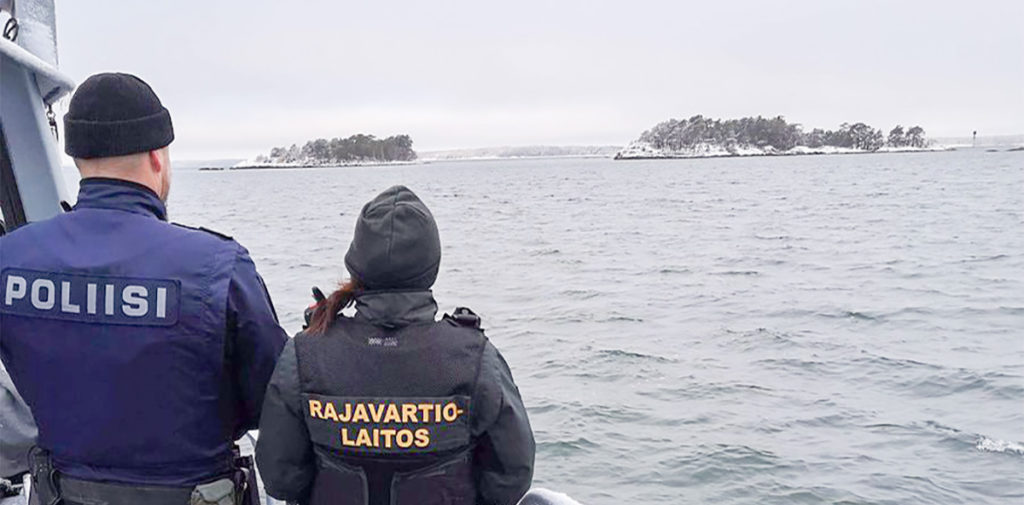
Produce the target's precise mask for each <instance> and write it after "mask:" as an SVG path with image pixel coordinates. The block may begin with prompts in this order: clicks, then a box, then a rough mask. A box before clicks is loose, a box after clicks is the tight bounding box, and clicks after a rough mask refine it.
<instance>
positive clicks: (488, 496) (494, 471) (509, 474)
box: [474, 342, 536, 505]
mask: <svg viewBox="0 0 1024 505" xmlns="http://www.w3.org/2000/svg"><path fill="white" fill-rule="evenodd" d="M477 396H478V397H479V400H478V401H479V402H480V403H479V405H481V406H482V410H483V411H482V412H480V413H479V415H478V417H477V423H476V426H475V428H476V429H475V430H474V431H475V432H476V434H477V448H476V454H475V458H474V459H475V461H476V465H477V473H476V475H477V493H478V495H479V496H478V498H477V503H482V504H486V505H514V504H515V503H516V502H518V501H519V499H520V498H522V496H523V495H524V494H526V492H527V491H528V490H529V489H530V483H531V482H532V481H533V459H534V453H535V452H536V445H535V443H534V440H533V430H532V429H531V428H530V420H529V419H528V418H527V415H526V407H524V406H523V400H522V398H521V397H520V395H519V388H517V387H516V385H515V382H513V380H512V372H511V371H510V370H509V368H508V364H507V363H505V359H504V358H503V357H502V356H501V353H499V352H498V350H497V349H496V348H495V347H494V346H493V345H491V344H490V343H489V342H488V343H487V347H486V348H485V349H484V354H483V357H482V359H481V363H480V379H479V382H478V384H477Z"/></svg>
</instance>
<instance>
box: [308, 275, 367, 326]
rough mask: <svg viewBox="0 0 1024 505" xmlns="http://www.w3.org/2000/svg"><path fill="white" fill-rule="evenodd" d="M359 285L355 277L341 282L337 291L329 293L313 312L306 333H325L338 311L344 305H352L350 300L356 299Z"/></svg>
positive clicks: (336, 316)
mask: <svg viewBox="0 0 1024 505" xmlns="http://www.w3.org/2000/svg"><path fill="white" fill-rule="evenodd" d="M360 289H361V287H360V286H359V283H358V282H356V281H355V279H349V281H348V282H343V283H342V284H341V285H340V286H339V287H338V289H337V291H335V292H333V293H331V296H328V297H327V299H326V300H324V301H323V302H322V303H321V304H320V306H319V307H317V309H316V311H315V312H314V313H313V317H312V318H311V319H310V321H309V328H308V329H307V330H306V333H308V334H311V335H323V334H324V333H327V328H330V326H331V324H332V323H334V320H335V319H337V318H338V313H339V312H341V311H342V309H344V308H345V307H348V306H349V305H352V302H354V301H355V299H356V293H358V292H359V290H360Z"/></svg>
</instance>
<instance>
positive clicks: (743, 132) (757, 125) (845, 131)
mask: <svg viewBox="0 0 1024 505" xmlns="http://www.w3.org/2000/svg"><path fill="white" fill-rule="evenodd" d="M640 141H642V142H647V143H649V144H651V145H652V146H653V147H656V148H658V149H670V150H675V151H681V150H685V149H689V148H692V147H694V146H695V145H698V144H702V143H704V144H713V145H719V146H723V147H725V148H726V149H729V150H730V151H731V150H732V149H735V148H739V147H748V146H749V147H759V148H765V147H772V148H774V149H776V150H779V151H787V150H789V149H792V148H794V147H796V146H807V147H812V148H818V147H822V146H834V147H845V148H852V149H862V150H865V151H877V150H878V149H881V148H882V147H883V146H886V145H888V146H890V147H926V146H927V145H928V141H927V140H926V139H925V136H924V129H923V128H921V127H920V126H913V127H911V128H909V129H907V130H904V129H903V127H902V126H896V127H895V128H893V129H892V130H890V131H889V135H888V136H886V135H885V134H883V133H882V130H878V129H875V128H872V127H870V126H868V125H866V124H864V123H853V124H850V123H843V124H841V125H840V126H839V129H838V130H822V129H820V128H815V129H813V130H811V131H809V132H805V131H803V128H801V126H800V125H799V124H796V123H787V122H786V120H785V119H784V118H783V117H782V116H777V117H774V118H771V119H767V118H763V117H761V116H758V117H745V118H742V119H727V120H720V119H710V118H706V117H704V116H699V115H698V116H693V117H691V118H690V119H683V120H677V119H670V120H668V121H665V122H664V123H660V124H658V125H657V126H655V127H654V128H652V129H650V130H648V131H646V132H644V133H643V135H641V136H640Z"/></svg>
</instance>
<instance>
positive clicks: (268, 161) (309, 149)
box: [231, 133, 416, 170]
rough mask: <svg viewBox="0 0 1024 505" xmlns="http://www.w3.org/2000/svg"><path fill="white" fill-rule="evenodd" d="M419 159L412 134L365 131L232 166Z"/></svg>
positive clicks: (358, 163)
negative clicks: (382, 135)
mask: <svg viewBox="0 0 1024 505" xmlns="http://www.w3.org/2000/svg"><path fill="white" fill-rule="evenodd" d="M415 162H416V151H413V149H412V138H411V137H409V136H408V135H392V136H390V137H387V138H383V139H380V138H377V137H375V136H373V135H364V134H362V133H360V134H357V135H352V136H350V137H348V138H334V139H330V140H328V139H316V140H310V141H308V142H306V144H305V145H303V146H302V147H299V146H298V145H297V144H292V145H291V147H275V148H273V149H271V150H270V154H267V155H262V154H261V155H259V156H256V157H255V158H253V159H250V160H245V161H242V162H240V163H238V164H236V165H235V166H233V167H231V169H232V170H244V169H251V168H309V167H341V166H366V165H393V164H409V163H415Z"/></svg>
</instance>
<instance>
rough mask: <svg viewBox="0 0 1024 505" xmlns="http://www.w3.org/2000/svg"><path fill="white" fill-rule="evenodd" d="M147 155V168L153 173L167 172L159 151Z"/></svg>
mask: <svg viewBox="0 0 1024 505" xmlns="http://www.w3.org/2000/svg"><path fill="white" fill-rule="evenodd" d="M147 154H148V155H149V167H150V169H151V170H153V173H157V174H159V173H161V172H163V171H164V170H167V164H166V163H165V162H164V157H163V156H161V155H160V150H159V149H157V150H155V151H150V152H149V153H147Z"/></svg>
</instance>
